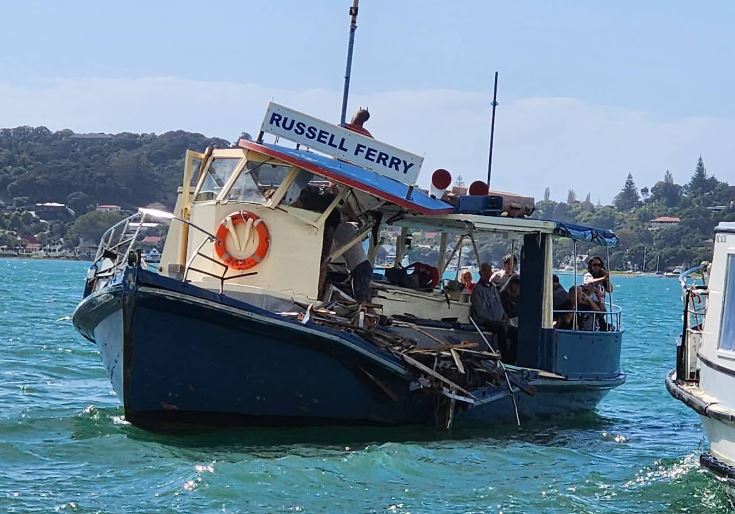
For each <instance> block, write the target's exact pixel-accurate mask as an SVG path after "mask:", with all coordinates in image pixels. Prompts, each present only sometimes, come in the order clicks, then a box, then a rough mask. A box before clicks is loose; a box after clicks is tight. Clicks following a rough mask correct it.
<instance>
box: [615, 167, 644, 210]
mask: <svg viewBox="0 0 735 514" xmlns="http://www.w3.org/2000/svg"><path fill="white" fill-rule="evenodd" d="M613 203H614V204H615V208H616V209H617V210H619V211H629V210H631V209H634V208H635V207H638V206H639V205H640V203H641V199H640V197H639V196H638V188H636V187H635V182H634V181H633V175H632V174H630V173H628V178H627V179H626V180H625V185H624V186H623V189H622V190H621V191H620V192H619V193H618V194H617V196H615V200H613Z"/></svg>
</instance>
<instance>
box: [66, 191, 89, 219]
mask: <svg viewBox="0 0 735 514" xmlns="http://www.w3.org/2000/svg"><path fill="white" fill-rule="evenodd" d="M66 205H67V207H69V208H70V209H71V210H73V211H74V215H75V216H81V215H82V214H85V213H86V212H88V211H89V210H90V209H91V208H92V207H94V201H93V200H92V197H91V196H89V195H88V194H87V193H85V192H84V191H75V192H73V193H72V194H70V195H69V196H67V197H66Z"/></svg>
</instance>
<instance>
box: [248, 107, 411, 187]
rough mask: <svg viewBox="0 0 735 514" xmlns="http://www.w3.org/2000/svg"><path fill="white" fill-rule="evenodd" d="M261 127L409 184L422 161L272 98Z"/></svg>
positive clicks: (271, 132) (270, 132)
mask: <svg viewBox="0 0 735 514" xmlns="http://www.w3.org/2000/svg"><path fill="white" fill-rule="evenodd" d="M260 130H262V131H263V132H268V133H269V134H273V135H276V136H280V137H283V138H285V139H288V140H289V141H293V142H294V143H299V144H302V145H304V146H308V147H309V148H313V149H314V150H317V151H319V152H322V153H325V154H327V155H331V156H333V157H337V158H338V159H342V160H343V161H347V162H350V163H352V164H355V165H357V166H360V167H362V168H367V169H369V170H372V171H374V172H376V173H379V174H380V175H384V176H386V177H390V178H392V179H395V180H398V181H399V182H403V183H404V184H408V185H414V184H415V183H416V179H417V178H418V176H419V171H420V170H421V164H422V163H423V161H424V159H423V157H420V156H418V155H414V154H412V153H409V152H406V151H403V150H401V149H399V148H395V147H394V146H390V145H387V144H385V143H381V142H379V141H376V140H375V139H373V138H370V137H367V136H363V135H362V134H358V133H357V132H353V131H351V130H349V129H346V128H343V127H339V126H337V125H332V124H331V123H327V122H326V121H322V120H319V119H317V118H314V117H312V116H309V115H307V114H304V113H301V112H298V111H294V110H292V109H289V108H288V107H284V106H282V105H278V104H276V103H273V102H271V103H270V105H269V106H268V111H267V112H266V113H265V119H264V120H263V125H262V126H261V127H260Z"/></svg>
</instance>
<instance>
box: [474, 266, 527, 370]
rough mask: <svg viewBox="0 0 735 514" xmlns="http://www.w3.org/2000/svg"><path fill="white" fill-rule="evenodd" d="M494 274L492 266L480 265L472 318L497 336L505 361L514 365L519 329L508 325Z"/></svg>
mask: <svg viewBox="0 0 735 514" xmlns="http://www.w3.org/2000/svg"><path fill="white" fill-rule="evenodd" d="M492 273H493V269H492V266H490V265H489V264H488V263H486V262H484V263H482V265H480V280H479V281H478V282H477V284H475V288H474V290H473V291H472V297H471V298H470V303H471V305H470V316H471V317H472V319H473V320H474V322H475V323H477V325H478V326H479V327H481V328H486V329H488V330H490V331H491V332H493V333H494V334H495V335H496V336H497V338H498V346H499V348H498V349H499V350H500V353H501V355H502V357H503V361H504V362H508V363H512V362H515V360H516V348H517V345H518V329H516V327H514V326H512V325H510V324H509V323H508V316H507V315H506V313H505V310H504V309H503V302H502V300H501V298H500V292H499V291H498V288H497V287H496V286H495V284H492V283H491V282H490V276H491V275H492Z"/></svg>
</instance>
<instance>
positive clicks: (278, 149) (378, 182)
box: [239, 139, 454, 214]
mask: <svg viewBox="0 0 735 514" xmlns="http://www.w3.org/2000/svg"><path fill="white" fill-rule="evenodd" d="M239 145H240V147H242V148H245V149H247V150H253V151H255V152H258V153H261V154H264V155H267V156H269V157H273V158H275V159H278V160H280V161H283V162H286V163H288V164H291V165H293V166H297V167H299V168H302V169H305V170H307V171H310V172H312V173H314V174H316V175H319V176H321V177H324V178H326V179H329V180H330V181H333V182H336V183H338V184H342V185H345V186H348V187H351V188H354V189H357V190H359V191H362V192H364V193H368V194H370V195H373V196H375V197H377V198H380V199H381V200H385V201H387V202H390V203H393V204H395V205H397V206H399V207H401V208H404V209H407V210H409V211H412V212H417V213H420V214H446V213H450V212H453V211H454V207H452V206H451V205H449V204H448V203H446V202H443V201H441V200H438V199H436V198H433V197H431V196H429V195H427V194H426V193H424V192H423V191H421V190H419V189H416V188H412V187H410V186H408V185H406V184H402V183H401V182H398V181H397V180H393V179H392V178H390V177H385V176H383V175H380V174H378V173H375V172H374V171H371V170H368V169H365V168H361V167H360V166H355V165H354V164H350V163H348V162H345V161H340V160H338V159H335V158H332V157H328V156H326V155H321V154H318V153H314V152H309V151H306V150H301V149H298V148H286V147H283V146H278V145H274V144H269V143H255V142H253V141H247V140H244V139H241V140H240V142H239ZM409 189H410V191H409Z"/></svg>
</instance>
